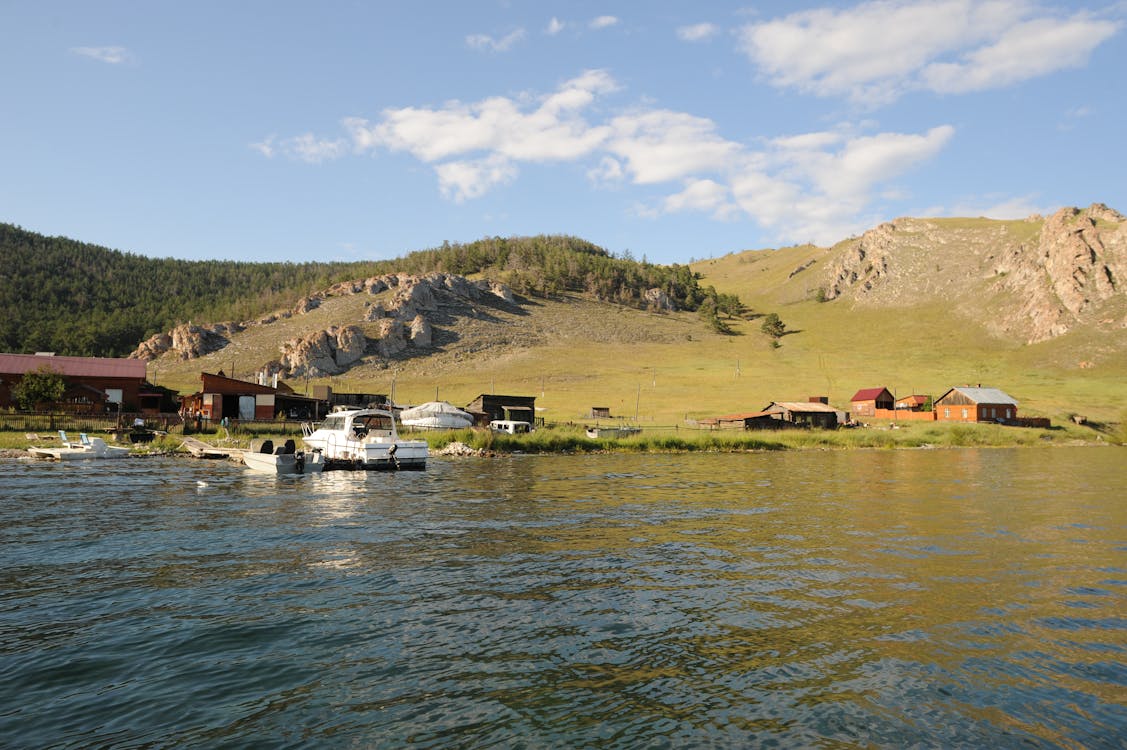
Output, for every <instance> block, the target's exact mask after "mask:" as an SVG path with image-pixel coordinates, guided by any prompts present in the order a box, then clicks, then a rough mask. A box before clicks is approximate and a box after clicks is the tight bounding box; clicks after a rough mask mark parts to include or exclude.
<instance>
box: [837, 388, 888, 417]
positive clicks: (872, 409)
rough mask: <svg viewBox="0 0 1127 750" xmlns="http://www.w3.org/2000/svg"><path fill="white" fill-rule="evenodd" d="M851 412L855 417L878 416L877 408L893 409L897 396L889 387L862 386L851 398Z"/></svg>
mask: <svg viewBox="0 0 1127 750" xmlns="http://www.w3.org/2000/svg"><path fill="white" fill-rule="evenodd" d="M849 404H850V406H849V412H850V414H852V415H853V416H854V417H873V416H876V413H877V409H893V408H895V406H896V397H895V396H893V395H892V392H891V391H890V390H888V389H887V388H862V389H861V390H859V391H857V392H856V393H855V394H853V398H851V399H849Z"/></svg>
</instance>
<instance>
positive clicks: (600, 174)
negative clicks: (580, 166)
mask: <svg viewBox="0 0 1127 750" xmlns="http://www.w3.org/2000/svg"><path fill="white" fill-rule="evenodd" d="M587 178H588V179H589V180H591V182H594V183H596V184H599V185H614V184H618V183H621V182H622V181H623V180H625V179H626V170H625V169H623V168H622V162H620V161H619V160H618V159H615V158H613V157H610V156H604V157H603V158H602V160H600V161H599V165H598V166H597V167H593V168H592V169H589V170H587Z"/></svg>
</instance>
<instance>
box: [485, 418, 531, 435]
mask: <svg viewBox="0 0 1127 750" xmlns="http://www.w3.org/2000/svg"><path fill="white" fill-rule="evenodd" d="M489 429H491V430H493V431H494V432H507V433H509V434H510V435H519V434H520V433H522V432H532V425H530V424H529V423H528V422H519V421H516V420H513V419H494V420H493V421H492V422H490V423H489Z"/></svg>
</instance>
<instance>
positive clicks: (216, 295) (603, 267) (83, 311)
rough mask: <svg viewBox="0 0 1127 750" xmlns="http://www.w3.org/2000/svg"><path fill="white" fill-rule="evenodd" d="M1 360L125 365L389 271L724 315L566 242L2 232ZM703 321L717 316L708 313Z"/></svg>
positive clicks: (719, 301)
mask: <svg viewBox="0 0 1127 750" xmlns="http://www.w3.org/2000/svg"><path fill="white" fill-rule="evenodd" d="M0 258H3V264H0V351H7V352H34V351H54V352H56V353H58V354H66V355H77V356H101V357H113V356H124V355H126V354H128V353H129V352H130V351H132V350H133V349H134V348H135V347H136V346H137V344H138V343H139V342H140V341H142V340H144V339H145V338H147V337H149V336H150V335H152V334H154V333H157V332H160V331H165V330H168V329H170V328H172V327H174V326H175V325H177V324H179V323H183V322H187V321H188V320H196V321H208V322H219V321H225V320H237V321H242V320H249V319H252V318H254V317H256V316H258V315H260V314H262V313H264V312H268V311H272V310H277V309H282V308H286V307H288V306H290V305H292V304H293V303H294V302H295V301H296V300H297V299H298V298H299V297H301V296H303V295H306V294H309V293H310V292H312V291H314V290H317V289H322V288H325V287H327V286H330V285H331V284H334V283H336V282H338V281H344V280H349V279H357V278H364V277H367V276H374V275H379V274H388V273H414V274H423V273H430V272H434V271H442V272H446V273H455V274H461V275H474V274H481V275H486V276H490V277H492V278H495V279H498V280H501V281H504V282H505V283H507V284H509V285H510V286H511V287H512V288H513V289H514V291H516V292H518V293H521V294H525V295H533V296H548V295H552V294H556V293H559V292H563V291H570V292H581V293H585V294H590V295H592V296H594V297H595V298H597V299H601V300H606V301H613V302H618V303H621V304H628V305H633V306H637V307H646V306H650V305H653V304H655V301H654V299H653V297H652V296H650V297H647V295H646V292H647V291H649V290H653V289H658V290H660V291H661V292H662V293H663V294H664V295H665V296H666V297H667V298H668V299H669V300H670V301H672V303H673V304H674V305H676V306H677V307H678V308H680V309H687V310H697V309H699V308H701V307H702V306H704V307H705V311H706V312H708V311H710V310H715V309H718V308H719V309H723V310H727V309H733V308H736V307H738V300H737V299H735V298H734V296H732V295H719V297H718V296H717V295H716V293H715V292H714V291H713V290H711V289H705V288H703V287H702V286H701V285H700V284H699V278H700V277H699V275H697V274H694V273H693V272H692V271H691V270H690V269H689V268H688V267H687V266H678V265H673V266H659V265H653V264H650V263H645V262H637V261H635V260H634V259H633V258H630V257H624V258H617V257H614V256H613V255H612V254H611V253H609V252H607V251H606V250H604V249H602V248H599V247H597V246H595V245H592V244H591V243H589V242H586V241H584V240H580V239H577V238H574V237H567V236H536V237H514V238H487V239H483V240H478V241H476V242H471V243H466V244H449V243H445V244H444V245H443V246H442V247H439V248H434V249H431V250H422V251H416V252H413V253H410V254H408V255H406V256H405V257H403V258H399V259H395V260H384V261H371V262H359V263H245V262H234V261H216V260H209V261H185V260H176V259H172V258H149V257H145V256H141V255H135V254H131V253H123V252H120V251H117V250H110V249H107V248H104V247H99V246H97V245H91V244H87V243H83V242H78V241H75V240H71V239H67V238H64V237H46V236H43V235H40V234H36V233H34V232H28V231H26V230H23V229H21V228H19V227H17V226H13V225H11V224H0ZM713 317H715V315H714V314H713Z"/></svg>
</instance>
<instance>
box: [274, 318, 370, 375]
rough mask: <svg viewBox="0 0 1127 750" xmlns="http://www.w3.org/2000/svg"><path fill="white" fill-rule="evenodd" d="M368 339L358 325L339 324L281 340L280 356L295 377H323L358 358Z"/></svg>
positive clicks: (283, 365) (336, 371)
mask: <svg viewBox="0 0 1127 750" xmlns="http://www.w3.org/2000/svg"><path fill="white" fill-rule="evenodd" d="M367 346H368V339H367V338H366V337H365V336H364V332H363V331H362V330H361V329H360V328H359V327H357V326H344V327H343V328H337V327H336V326H334V327H332V328H328V329H326V330H323V331H314V332H313V333H311V334H309V335H308V336H305V337H303V338H299V339H291V340H290V341H287V342H285V343H284V344H282V357H281V359H280V360H279V362H280V364H281V366H282V369H283V371H284V372H286V373H288V374H289V375H290V376H296V377H302V376H304V377H311V378H317V377H324V376H326V375H336V374H338V373H340V372H343V371H344V370H345V369H347V368H348V367H349V366H350V365H352V364H354V363H356V362H358V361H359V360H360V359H361V358H362V357H363V356H364V353H365V351H366V349H367Z"/></svg>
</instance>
